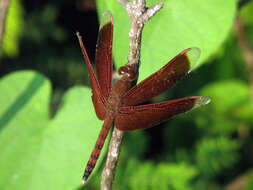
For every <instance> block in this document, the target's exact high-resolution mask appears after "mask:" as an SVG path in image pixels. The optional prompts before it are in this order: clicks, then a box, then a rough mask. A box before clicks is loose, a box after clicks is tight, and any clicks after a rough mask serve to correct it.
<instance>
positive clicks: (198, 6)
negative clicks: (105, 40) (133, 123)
mask: <svg viewBox="0 0 253 190" xmlns="http://www.w3.org/2000/svg"><path fill="white" fill-rule="evenodd" d="M157 2H160V0H150V1H147V6H151V5H154V4H155V3H157ZM163 2H164V7H163V8H162V9H161V10H160V11H159V12H158V13H157V14H156V15H155V16H154V17H153V18H152V19H151V20H150V21H149V22H148V23H147V24H146V25H145V27H144V31H143V36H142V48H141V68H140V76H139V77H140V80H143V79H144V78H145V77H147V76H149V75H150V74H152V73H153V72H154V71H155V70H158V69H159V68H161V67H162V66H163V65H164V64H166V63H167V62H168V61H169V60H170V59H172V58H173V57H174V56H176V55H177V54H178V53H179V52H181V51H182V50H184V49H186V48H189V47H193V46H196V47H199V48H200V49H201V51H202V54H201V58H200V62H201V63H202V62H203V61H204V60H206V59H207V58H208V57H209V56H210V55H211V54H213V53H214V52H215V51H216V49H217V48H218V47H219V46H220V45H221V44H222V42H223V41H224V40H225V38H226V36H227V35H228V33H229V31H230V29H231V27H232V25H233V19H234V16H235V13H236V0H229V1H226V3H224V2H223V1H220V0H206V1H201V0H180V1H178V0H164V1H163ZM97 6H98V12H99V16H100V17H101V15H102V13H103V12H104V11H106V10H110V11H111V12H112V15H113V17H114V26H115V27H114V28H115V30H114V39H113V43H114V45H113V55H114V60H115V63H116V66H117V67H119V66H122V65H124V64H126V63H127V57H128V49H129V45H128V44H129V43H128V42H129V39H128V32H129V18H128V16H127V13H126V11H125V10H124V9H123V7H121V5H120V4H119V3H118V2H116V1H115V0H107V1H104V0H97Z"/></svg>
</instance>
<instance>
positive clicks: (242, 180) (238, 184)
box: [224, 170, 252, 190]
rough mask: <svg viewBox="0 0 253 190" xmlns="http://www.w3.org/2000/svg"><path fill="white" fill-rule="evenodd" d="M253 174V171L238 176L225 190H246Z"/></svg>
mask: <svg viewBox="0 0 253 190" xmlns="http://www.w3.org/2000/svg"><path fill="white" fill-rule="evenodd" d="M251 173H252V170H249V171H247V172H246V173H244V174H242V175H240V176H238V177H237V178H236V179H235V180H234V181H232V182H231V183H229V184H228V185H227V186H225V188H224V189H225V190H243V189H245V186H246V185H247V182H248V179H249V178H250V175H251Z"/></svg>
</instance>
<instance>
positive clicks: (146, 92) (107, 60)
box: [77, 11, 210, 184]
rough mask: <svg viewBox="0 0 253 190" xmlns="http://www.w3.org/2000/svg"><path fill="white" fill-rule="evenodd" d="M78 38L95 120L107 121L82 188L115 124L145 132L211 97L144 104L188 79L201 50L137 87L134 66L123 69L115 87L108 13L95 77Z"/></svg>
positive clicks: (187, 53)
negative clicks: (89, 86) (187, 76)
mask: <svg viewBox="0 0 253 190" xmlns="http://www.w3.org/2000/svg"><path fill="white" fill-rule="evenodd" d="M77 36H78V40H79V43H80V47H81V50H82V53H83V56H84V58H85V60H86V64H87V67H88V72H89V79H90V85H91V89H92V102H93V106H94V109H95V112H96V116H97V117H98V119H100V120H104V123H103V126H102V129H101V131H100V133H99V137H98V139H97V141H96V144H95V147H94V149H93V151H92V153H91V156H90V158H89V160H88V163H87V165H86V168H85V171H84V175H83V180H82V183H83V184H84V183H85V182H86V181H87V179H88V177H89V176H90V174H91V172H92V171H93V169H94V167H95V165H96V162H97V160H98V157H99V155H100V152H101V149H102V147H103V145H104V142H105V139H106V137H107V135H108V132H109V131H110V128H111V127H112V125H113V124H114V125H115V127H116V128H117V129H118V130H120V131H132V130H137V129H146V128H150V127H153V126H156V125H158V124H160V123H162V122H165V121H167V120H169V119H170V118H171V117H173V116H175V115H178V114H180V113H184V112H187V111H189V110H192V109H194V108H197V107H199V106H202V105H206V104H208V103H209V102H210V99H209V98H208V97H204V96H193V97H187V98H181V99H176V100H171V101H165V102H161V103H152V104H144V105H143V104H142V103H144V102H147V101H148V100H150V99H151V98H153V97H155V96H157V95H159V94H161V93H163V92H165V91H166V90H169V89H170V88H172V87H173V86H174V85H175V84H176V83H177V82H178V81H179V80H180V79H182V78H183V77H184V76H185V75H187V74H188V73H189V72H190V71H191V70H192V68H193V66H194V65H195V63H196V62H197V60H198V58H199V56H200V50H199V49H198V48H195V47H194V48H189V49H186V50H184V51H182V52H181V53H179V54H178V55H177V56H176V57H174V58H173V59H172V60H171V61H169V62H168V63H167V64H166V65H164V66H163V67H162V68H161V69H160V70H158V71H157V72H155V73H154V74H152V75H151V76H149V77H148V78H146V79H145V80H143V81H142V82H140V83H139V84H137V85H136V82H137V78H138V71H136V69H135V68H134V67H133V66H132V65H126V66H123V67H121V68H120V69H119V70H118V74H119V75H120V76H121V78H120V79H119V80H118V81H117V82H116V83H115V84H114V85H113V84H112V72H113V63H112V39H113V18H112V15H111V13H110V12H109V11H107V12H105V13H104V15H103V19H102V21H101V24H100V28H99V34H98V41H97V48H96V57H95V67H96V75H95V73H94V71H93V68H92V65H91V62H90V60H89V57H88V54H87V52H86V49H85V46H84V44H83V42H82V37H81V36H80V34H79V33H77Z"/></svg>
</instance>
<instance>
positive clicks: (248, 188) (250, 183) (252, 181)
mask: <svg viewBox="0 0 253 190" xmlns="http://www.w3.org/2000/svg"><path fill="white" fill-rule="evenodd" d="M252 188H253V173H252V172H251V174H250V177H249V179H248V181H247V185H246V187H245V189H244V190H251V189H252Z"/></svg>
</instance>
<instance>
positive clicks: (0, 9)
mask: <svg viewBox="0 0 253 190" xmlns="http://www.w3.org/2000/svg"><path fill="white" fill-rule="evenodd" d="M9 4H10V0H0V48H1V45H2V40H3V35H4V29H5V22H6V15H7V13H8V8H9Z"/></svg>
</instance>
